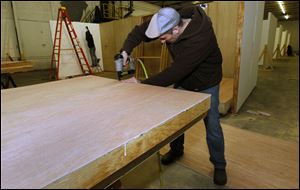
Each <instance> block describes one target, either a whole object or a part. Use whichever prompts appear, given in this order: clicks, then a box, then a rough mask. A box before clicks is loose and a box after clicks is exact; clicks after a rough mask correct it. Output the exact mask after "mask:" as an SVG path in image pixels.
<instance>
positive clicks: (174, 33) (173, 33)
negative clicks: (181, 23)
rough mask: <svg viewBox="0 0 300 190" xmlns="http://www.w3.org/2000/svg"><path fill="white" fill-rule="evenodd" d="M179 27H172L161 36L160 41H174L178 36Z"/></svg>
mask: <svg viewBox="0 0 300 190" xmlns="http://www.w3.org/2000/svg"><path fill="white" fill-rule="evenodd" d="M178 36H179V35H178V29H177V27H175V28H173V29H171V30H170V31H168V32H166V33H164V34H163V35H161V36H160V37H159V40H160V42H161V43H162V44H163V43H166V42H167V43H173V42H175V41H176V40H177V38H178Z"/></svg>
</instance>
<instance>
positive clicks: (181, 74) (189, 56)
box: [141, 36, 211, 87]
mask: <svg viewBox="0 0 300 190" xmlns="http://www.w3.org/2000/svg"><path fill="white" fill-rule="evenodd" d="M208 38H209V36H208ZM208 42H209V40H207V41H206V42H205V41H199V42H198V43H197V42H196V43H193V44H189V45H188V46H185V47H180V49H182V51H181V52H180V54H179V55H176V57H175V59H174V62H173V63H172V64H171V66H170V67H168V68H166V69H165V70H163V71H162V72H160V73H158V74H156V75H154V76H152V77H150V78H148V79H146V80H143V81H141V83H144V84H151V85H156V86H164V87H166V86H169V85H172V84H176V83H179V82H181V81H183V80H184V79H185V78H186V77H188V76H189V75H190V74H191V73H193V71H195V70H196V69H197V67H198V66H199V65H200V64H201V63H203V62H204V60H205V59H206V58H207V57H208V56H209V54H210V51H211V47H210V45H209V43H208Z"/></svg>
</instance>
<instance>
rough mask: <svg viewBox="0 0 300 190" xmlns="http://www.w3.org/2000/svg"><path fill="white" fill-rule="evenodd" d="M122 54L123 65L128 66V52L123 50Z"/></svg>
mask: <svg viewBox="0 0 300 190" xmlns="http://www.w3.org/2000/svg"><path fill="white" fill-rule="evenodd" d="M121 55H122V56H123V66H126V65H127V64H128V60H127V59H128V54H127V52H126V51H122V52H121Z"/></svg>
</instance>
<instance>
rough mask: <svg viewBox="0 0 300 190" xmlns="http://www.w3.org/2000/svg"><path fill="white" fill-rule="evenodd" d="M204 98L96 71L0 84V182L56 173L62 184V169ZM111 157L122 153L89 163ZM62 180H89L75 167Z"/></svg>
mask: <svg viewBox="0 0 300 190" xmlns="http://www.w3.org/2000/svg"><path fill="white" fill-rule="evenodd" d="M209 97H210V95H208V94H202V93H196V92H189V91H182V90H176V89H172V88H163V87H156V86H151V85H145V84H131V83H121V82H119V81H116V80H112V79H105V78H101V77H96V76H85V77H77V78H73V79H67V80H61V81H54V82H49V83H43V84H38V85H32V86H26V87H20V88H15V89H7V90H1V187H3V188H42V187H46V186H49V184H51V183H53V182H54V181H57V180H60V179H63V180H62V181H59V183H62V184H63V183H65V182H66V181H67V180H64V179H65V177H66V176H69V174H70V176H72V173H74V172H75V173H76V171H80V170H81V169H82V168H84V167H85V166H86V165H87V164H89V163H91V162H93V161H94V160H96V159H98V158H99V157H105V156H106V155H108V153H110V152H113V151H114V150H116V149H123V147H125V148H124V149H125V150H126V144H127V143H130V142H132V140H133V139H136V138H137V137H140V136H141V135H142V136H143V134H145V136H147V135H146V134H148V132H149V131H150V132H151V131H152V130H153V129H156V130H157V127H159V126H161V125H164V124H165V123H166V122H168V121H169V120H171V119H174V118H176V116H177V115H180V114H186V115H187V116H188V115H190V114H189V112H188V110H189V109H191V108H193V107H195V106H197V105H202V104H203V105H204V103H205V106H203V107H200V108H199V109H201V112H200V110H199V109H198V111H197V112H198V113H199V114H202V113H204V112H205V111H207V110H208V109H209V106H207V105H209V104H210V103H209V101H207V100H209ZM178 122H179V123H182V124H184V121H182V120H180V119H178V121H177V123H178ZM169 125H170V126H172V125H171V124H169ZM177 125H178V124H177ZM158 132H159V131H158ZM167 132H168V130H165V132H164V133H167ZM150 139H151V138H150ZM147 142H148V143H151V140H150V141H149V140H148V141H147ZM154 145H155V144H154ZM154 145H153V146H154ZM139 149H141V147H139ZM139 149H135V151H133V153H132V154H134V152H136V151H138V150H139ZM125 150H124V151H125ZM119 154H120V153H118V154H116V155H119ZM127 154H130V152H128V153H127ZM119 156H120V155H119ZM112 159H113V160H115V161H116V162H123V161H124V160H126V156H125V158H124V157H122V158H121V157H113V158H109V157H107V158H106V160H105V161H106V162H105V163H108V165H107V166H106V165H104V166H103V165H101V164H97V165H93V167H90V168H92V169H97V172H98V173H100V174H101V173H102V172H103V171H105V170H107V168H109V167H112V166H111V164H113V165H115V164H114V163H115V162H113V163H112V162H110V160H112ZM118 167H119V166H118ZM85 173H88V174H90V173H91V172H90V170H85ZM83 176H84V177H83ZM93 177H94V176H93ZM68 180H70V179H69V178H68ZM93 180H97V179H93ZM70 181H71V182H73V183H79V182H80V183H81V184H80V185H81V186H80V187H82V188H83V187H89V186H88V185H91V184H90V183H87V181H88V180H87V179H86V176H85V175H83V174H80V173H79V174H78V175H76V176H75V177H74V178H73V181H72V180H70ZM59 183H58V185H59ZM56 185H57V184H56ZM69 185H72V184H69Z"/></svg>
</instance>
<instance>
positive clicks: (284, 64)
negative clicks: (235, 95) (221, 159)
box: [13, 56, 299, 189]
mask: <svg viewBox="0 0 300 190" xmlns="http://www.w3.org/2000/svg"><path fill="white" fill-rule="evenodd" d="M48 74H49V72H48V71H32V72H26V73H16V74H13V78H14V80H15V82H16V84H17V85H18V86H25V85H31V84H37V83H42V82H48V81H49V79H48ZM97 75H100V76H103V74H97ZM104 76H105V75H104ZM105 77H109V78H114V77H111V75H109V74H108V75H107V76H105ZM247 110H252V111H263V112H267V113H269V114H271V116H263V115H255V114H252V113H248V112H247ZM221 123H224V124H228V125H231V126H234V127H238V128H242V129H246V130H250V131H253V132H257V133H261V134H264V135H269V136H273V137H277V138H281V139H285V140H289V141H293V142H298V143H299V57H298V56H297V57H286V58H282V59H281V60H279V61H277V62H276V64H275V65H274V70H272V71H267V70H259V71H258V80H257V86H256V88H255V89H254V90H253V92H252V93H251V94H250V96H249V97H248V99H247V100H246V102H245V103H244V105H243V106H242V107H241V109H240V110H239V112H238V113H237V114H231V113H229V114H227V115H226V116H223V117H222V118H221ZM225 141H226V139H225ZM163 179H164V180H163V181H164V184H163V188H170V189H174V188H177V189H178V188H182V189H189V188H197V189H202V188H207V189H220V188H221V189H223V188H230V187H228V186H224V187H223V186H216V185H214V184H213V182H212V178H211V177H208V176H205V175H202V174H200V173H196V172H195V171H193V170H192V169H189V168H186V167H185V166H183V165H181V164H180V163H174V164H172V165H171V166H167V167H165V166H164V167H163ZM121 181H122V188H136V189H141V188H145V189H146V188H160V183H159V172H158V168H157V157H156V155H154V156H152V157H150V158H149V159H148V160H146V161H145V162H144V163H142V164H141V165H139V166H138V167H137V168H135V169H134V170H132V171H131V172H129V173H128V174H127V175H125V176H124V177H123V178H122V179H121ZM95 188H97V187H95Z"/></svg>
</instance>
